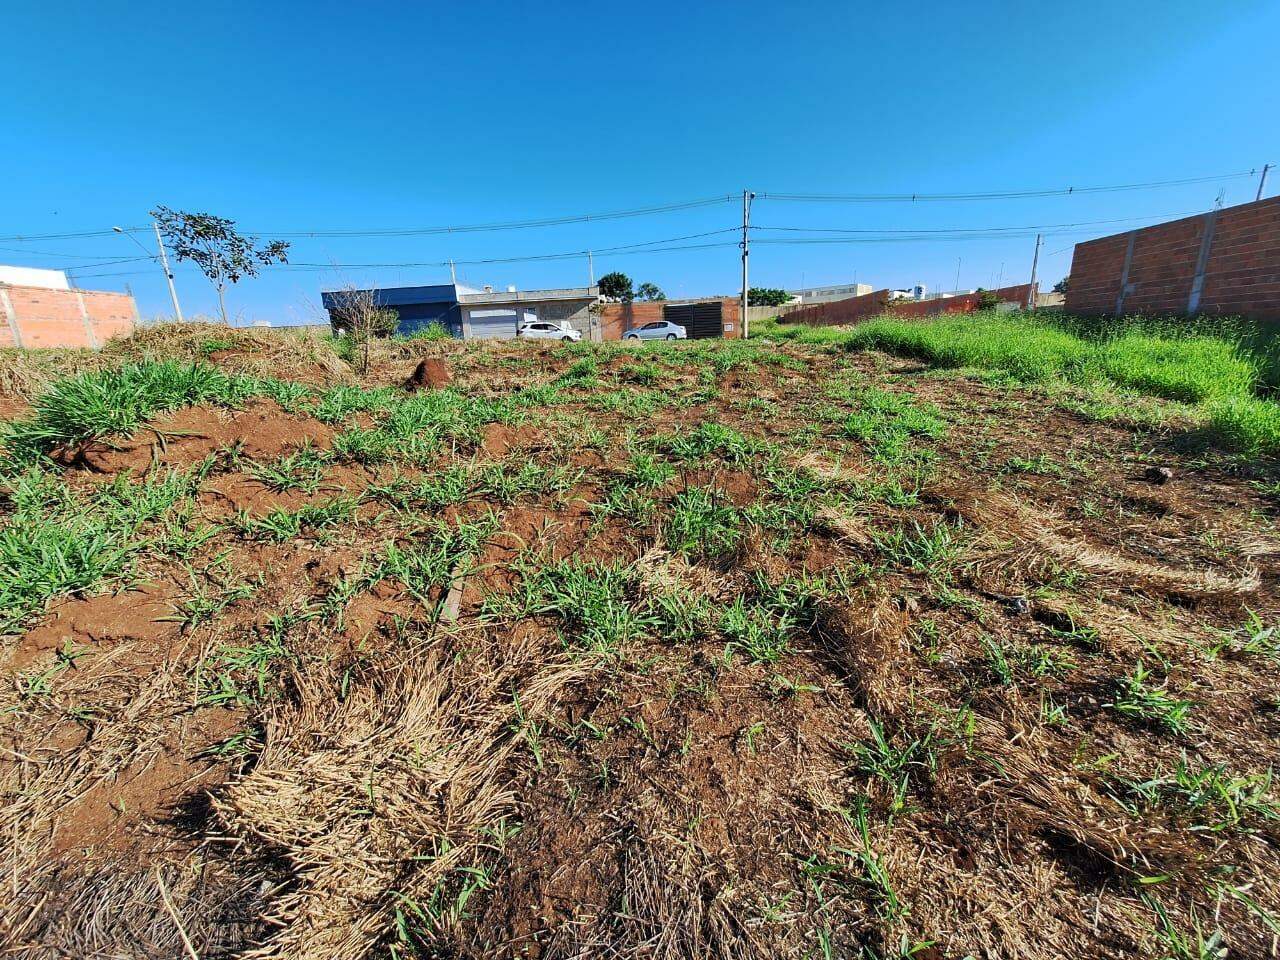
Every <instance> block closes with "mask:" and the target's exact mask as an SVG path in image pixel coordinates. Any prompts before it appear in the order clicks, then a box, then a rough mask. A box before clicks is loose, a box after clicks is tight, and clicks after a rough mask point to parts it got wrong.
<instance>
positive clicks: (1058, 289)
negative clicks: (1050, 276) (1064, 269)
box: [1053, 277, 1071, 297]
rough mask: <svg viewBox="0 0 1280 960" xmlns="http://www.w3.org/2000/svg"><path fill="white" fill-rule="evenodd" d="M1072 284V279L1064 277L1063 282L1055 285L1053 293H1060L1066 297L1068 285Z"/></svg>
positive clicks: (1060, 281)
mask: <svg viewBox="0 0 1280 960" xmlns="http://www.w3.org/2000/svg"><path fill="white" fill-rule="evenodd" d="M1070 282H1071V278H1070V277H1063V278H1062V279H1061V280H1059V281H1058V282H1057V283H1055V284H1054V285H1053V292H1054V293H1060V294H1062V295H1063V296H1064V297H1065V296H1066V295H1067V284H1068V283H1070Z"/></svg>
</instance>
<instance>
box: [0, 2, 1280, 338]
mask: <svg viewBox="0 0 1280 960" xmlns="http://www.w3.org/2000/svg"><path fill="white" fill-rule="evenodd" d="M3 22H4V34H5V37H6V39H5V43H4V54H3V58H2V59H0V63H2V64H3V76H4V78H5V81H6V82H5V87H6V95H5V97H4V106H3V108H2V109H0V130H3V132H4V139H5V141H6V145H5V148H4V149H3V150H0V184H3V191H2V193H0V196H3V203H2V204H0V236H4V237H6V239H4V240H0V248H2V249H0V263H12V264H23V265H29V266H50V267H54V266H56V267H68V266H76V265H79V266H80V271H79V272H80V273H81V274H82V275H83V276H82V277H81V278H80V280H79V282H80V285H81V286H84V287H94V288H100V289H122V288H123V285H124V284H125V283H128V284H130V285H131V287H132V289H133V290H134V292H135V293H136V295H137V297H138V299H139V303H140V306H141V309H142V312H143V314H144V315H146V316H152V315H156V314H159V313H162V312H166V311H168V309H169V308H168V297H167V293H166V290H165V286H164V280H163V276H162V274H161V273H160V270H159V268H158V267H157V266H156V265H154V264H152V263H150V262H148V261H146V260H142V261H134V262H127V263H119V264H103V261H106V260H110V259H114V258H127V257H132V256H139V257H141V256H142V255H143V254H142V252H141V251H140V250H139V249H138V247H137V246H135V245H134V244H133V242H131V240H130V238H129V237H128V236H122V235H119V234H110V235H107V236H92V237H83V238H65V237H63V238H55V239H45V240H40V241H38V242H37V241H35V240H28V241H26V242H22V241H15V240H12V239H9V238H11V237H12V236H15V235H22V236H31V235H36V234H60V233H71V232H78V231H94V230H102V229H109V228H110V227H111V226H113V225H122V226H138V225H146V224H147V223H148V218H147V211H148V210H149V209H151V208H152V207H154V206H155V205H156V204H166V205H168V206H171V207H175V208H180V209H189V210H200V211H208V212H212V213H217V214H219V215H222V216H226V217H229V218H231V219H234V220H236V221H237V222H238V223H239V224H240V225H241V226H242V227H244V228H246V229H248V230H250V231H253V232H256V233H258V234H259V235H260V236H262V237H264V238H273V237H276V236H278V235H280V234H281V233H286V232H290V233H291V232H305V231H324V230H330V231H332V230H355V231H372V230H388V229H395V228H405V229H410V228H421V227H437V226H455V225H464V224H476V223H488V222H494V221H512V220H527V219H533V218H545V217H560V216H569V215H575V214H585V213H598V212H607V211H617V210H629V209H635V208H639V207H647V206H652V205H664V204H670V203H678V202H682V201H689V200H698V199H704V198H712V197H721V196H722V197H725V198H726V199H725V200H724V201H723V202H718V203H712V204H708V205H705V206H701V207H696V208H691V209H685V210H679V211H672V212H666V213H661V214H653V215H649V216H641V217H633V218H625V219H616V220H605V221H599V222H594V223H578V224H570V225H559V226H546V227H538V228H532V229H522V230H506V231H493V232H471V233H455V234H452V235H447V234H446V235H440V234H435V235H431V234H428V235H417V236H413V235H410V236H390V237H389V236H385V235H383V236H373V237H368V236H365V237H340V238H339V237H313V238H308V237H291V238H289V239H291V240H292V241H293V244H294V246H293V250H292V254H291V259H292V260H293V261H295V262H296V263H299V264H307V263H311V264H370V263H372V264H383V263H406V262H411V263H435V262H439V261H444V260H447V259H449V258H453V259H456V260H460V261H465V260H481V259H491V258H505V257H520V256H526V255H535V254H546V253H558V252H569V251H578V250H584V249H588V248H590V249H595V250H603V249H605V248H609V247H616V246H622V245H627V244H637V243H645V242H649V241H665V240H669V239H671V238H676V237H691V236H694V235H699V234H709V235H708V236H701V237H697V238H696V239H692V240H687V241H681V242H680V243H678V244H677V243H673V244H667V245H668V246H678V245H690V244H706V243H714V244H720V243H724V244H728V245H726V246H712V247H703V248H700V249H692V250H675V251H668V252H650V253H643V254H627V255H621V254H606V253H601V254H600V255H598V256H597V257H596V258H595V270H596V275H597V276H599V275H600V274H601V273H603V272H606V271H608V270H613V269H618V270H623V271H624V272H626V273H628V274H629V275H631V276H632V277H633V278H634V279H635V280H636V281H637V282H639V281H642V280H652V281H654V282H656V283H657V284H658V285H659V286H661V287H662V288H663V289H664V290H665V291H666V292H667V294H668V295H669V296H671V297H676V296H693V295H700V294H712V293H735V292H736V291H737V290H738V286H739V264H738V252H737V249H736V248H735V247H734V246H733V245H732V244H733V243H734V241H735V240H736V238H735V237H734V236H733V235H732V234H731V233H710V232H711V231H717V230H728V229H729V228H732V227H734V226H735V225H737V224H739V223H740V219H741V191H742V190H743V189H744V188H750V189H752V190H754V191H757V192H758V193H761V194H770V193H772V194H775V195H776V194H845V195H848V194H900V193H906V194H913V193H920V194H929V193H935V194H936V193H974V192H1008V191H1018V190H1031V189H1038V188H1045V189H1053V188H1065V187H1071V186H1075V187H1085V186H1095V185H1111V184H1125V183H1135V182H1147V181H1158V180H1171V179H1180V178H1192V177H1201V176H1208V175H1213V176H1215V177H1216V176H1217V175H1219V174H1226V173H1237V172H1243V171H1247V170H1249V169H1251V168H1260V167H1261V165H1262V164H1263V163H1264V162H1267V161H1270V162H1273V163H1275V162H1280V67H1278V66H1277V62H1278V58H1277V54H1276V38H1277V37H1280V3H1276V2H1231V0H1225V2H1215V3H1210V2H1189V0H1165V2H1161V3H1124V2H1115V0H1111V2H1098V0H1081V2H1076V3H1068V4H1064V3H1060V2H1055V3H1037V2H1022V3H1015V2H1001V3H985V4H974V3H970V4H959V3H942V2H923V3H914V4H906V3H898V4H852V3H804V2H797V3H776V2H770V3H762V2H756V0H740V2H733V3H729V2H723V3H722V2H707V0H702V2H688V0H685V2H681V3H673V2H669V0H652V2H649V3H645V4H616V5H612V4H600V3H592V4H572V3H554V2H552V3H542V4H531V3H514V2H485V0H478V2H477V0H471V2H467V3H456V4H450V5H444V4H438V3H389V2H366V3H359V4H353V3H329V2H308V3H301V2H289V0H277V2H273V3H252V4H249V3H222V2H208V3H190V4H188V3H173V2H165V3H158V2H150V0H130V2H127V3H125V2H114V0H99V2H87V0H85V2H73V3H70V4H52V3H43V4H39V3H18V2H17V0H9V2H8V3H6V4H5V9H4V12H3ZM1256 188H1257V177H1256V176H1253V177H1237V178H1229V179H1222V180H1220V181H1216V180H1215V181H1211V182H1203V183H1197V184H1188V185H1183V186H1177V187H1165V188H1160V189H1144V190H1134V191H1125V192H1109V193H1098V194H1078V195H1074V196H1050V197H1038V198H1018V199H998V200H995V199H993V200H983V201H917V202H914V203H912V202H875V203H864V202H818V201H786V200H782V199H777V198H770V197H768V196H762V197H761V198H760V199H758V200H757V201H756V203H755V205H754V208H753V213H752V219H753V222H754V223H756V224H759V225H761V226H762V227H774V228H777V227H790V228H806V229H804V230H788V231H782V230H764V229H762V230H760V231H758V232H755V233H754V234H753V246H752V257H751V264H752V274H751V278H752V284H753V285H761V286H780V287H793V288H794V287H798V286H801V285H802V284H808V285H817V284H828V283H841V282H850V281H852V280H853V279H854V278H855V276H856V278H857V280H858V281H860V282H864V283H871V284H873V285H875V286H877V287H879V286H905V285H908V284H911V283H916V282H921V283H924V284H926V285H928V286H929V287H930V288H936V287H938V286H942V287H945V288H951V287H952V286H953V285H954V284H955V279H956V272H957V260H959V276H960V285H961V286H963V287H973V286H988V287H990V286H994V285H995V284H996V282H997V281H998V280H999V279H1000V278H1003V279H1004V280H1005V281H1006V282H1009V281H1015V282H1016V281H1022V280H1025V278H1026V276H1027V274H1028V272H1029V269H1030V260H1031V250H1032V245H1033V241H1032V240H1031V239H1030V238H1029V236H1027V235H1026V232H1025V231H1024V232H1019V233H1016V234H1015V235H1014V236H1011V237H991V236H989V235H988V236H981V235H979V236H976V237H966V238H964V239H954V238H952V237H948V238H947V239H937V238H934V239H929V240H925V241H921V240H910V241H904V240H901V239H897V237H899V236H901V235H883V234H881V235H876V234H870V235H862V239H863V240H864V241H865V240H866V238H867V237H869V236H872V237H878V238H879V239H878V240H877V241H876V242H857V243H851V242H845V241H847V240H848V239H849V238H851V237H857V236H859V235H857V234H844V235H841V234H837V233H820V232H810V231H813V230H814V229H843V230H866V229H875V230H936V229H951V228H991V227H1031V226H1038V225H1046V224H1078V223H1082V222H1085V221H1097V220H1112V219H1114V220H1119V219H1122V218H1123V219H1124V221H1125V222H1122V223H1116V224H1111V225H1087V226H1082V227H1078V228H1074V229H1075V232H1073V233H1066V232H1063V231H1062V230H1055V231H1051V232H1052V233H1053V235H1051V236H1049V237H1048V238H1047V239H1046V242H1045V247H1044V257H1043V258H1042V267H1041V276H1042V278H1044V279H1045V280H1047V281H1048V282H1049V283H1052V282H1053V281H1055V280H1057V279H1059V278H1060V277H1062V276H1063V275H1064V274H1065V273H1066V272H1067V269H1068V267H1069V265H1070V248H1071V244H1072V243H1073V242H1074V241H1075V240H1077V239H1084V238H1087V237H1089V236H1099V235H1103V234H1107V233H1114V232H1118V231H1119V230H1123V229H1126V228H1127V227H1128V226H1131V225H1134V224H1137V223H1142V222H1150V220H1139V219H1132V220H1131V219H1129V218H1153V219H1166V218H1169V217H1171V216H1177V215H1185V214H1189V213H1194V212H1198V211H1201V210H1204V209H1207V208H1208V207H1210V206H1212V205H1213V203H1214V201H1215V198H1216V197H1217V195H1218V192H1219V190H1220V189H1222V190H1224V191H1225V202H1226V203H1227V204H1233V203H1240V202H1244V201H1247V200H1252V199H1253V196H1254V192H1255V190H1256ZM1267 192H1268V194H1269V195H1274V194H1276V193H1278V192H1280V174H1273V176H1272V179H1271V181H1270V184H1269V185H1268V191H1267ZM1034 232H1035V231H1034V230H1032V231H1030V233H1034ZM886 236H891V237H894V239H891V240H886V239H885V237H886ZM138 239H139V240H140V241H141V242H142V243H143V244H144V245H146V246H148V248H149V249H150V247H151V245H152V242H153V238H150V237H148V236H147V235H145V234H143V235H139V236H138ZM769 239H774V240H777V239H788V240H796V239H805V240H812V239H827V240H830V239H838V240H841V241H842V242H839V243H810V244H797V243H766V242H764V241H766V240H769ZM658 246H661V244H659V245H658ZM18 251H21V252H18ZM94 264H103V265H98V266H94ZM122 273H123V274H128V275H112V276H107V275H105V274H122ZM94 274H97V275H98V276H93V275H94ZM177 275H178V285H179V293H180V295H181V297H182V300H183V306H184V309H185V311H186V312H187V313H188V314H189V315H190V314H197V313H202V312H203V313H211V312H212V311H213V310H214V304H215V299H214V296H213V292H212V290H211V288H210V287H209V286H208V284H207V283H206V281H205V280H204V279H203V278H202V277H201V276H200V275H199V274H198V273H196V272H195V271H194V270H193V269H192V268H191V267H190V266H183V267H180V268H178V270H177ZM447 278H448V269H447V268H441V267H437V266H423V267H403V268H400V267H396V268H378V267H363V266H359V267H357V266H343V267H340V268H337V269H333V268H328V269H324V270H318V269H313V268H307V267H293V268H285V269H275V270H272V271H270V272H269V273H265V274H264V275H263V276H262V277H261V278H259V279H257V280H247V281H245V282H243V283H241V284H240V285H239V286H238V287H235V288H233V289H232V291H231V293H230V295H229V302H230V305H231V307H232V308H233V309H234V311H235V312H236V313H237V315H238V318H239V321H240V322H246V323H247V322H251V321H254V320H269V321H271V322H275V323H282V322H283V323H290V322H300V321H304V320H308V319H314V318H316V317H317V316H318V302H319V291H320V290H321V289H322V288H333V287H334V286H341V285H343V284H345V283H349V282H354V283H360V284H365V283H373V284H384V285H395V284H413V283H431V282H439V281H441V280H447ZM459 278H460V279H465V280H466V281H468V282H470V283H473V284H476V285H479V284H484V283H492V284H494V285H495V286H498V287H499V288H501V287H504V286H506V285H508V284H515V285H518V286H519V287H520V288H522V289H528V288H534V287H548V286H570V285H578V284H583V283H585V282H586V279H587V263H586V259H585V257H575V258H573V259H567V260H550V261H532V262H520V263H507V264H487V265H483V264H464V265H463V266H461V267H459Z"/></svg>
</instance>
